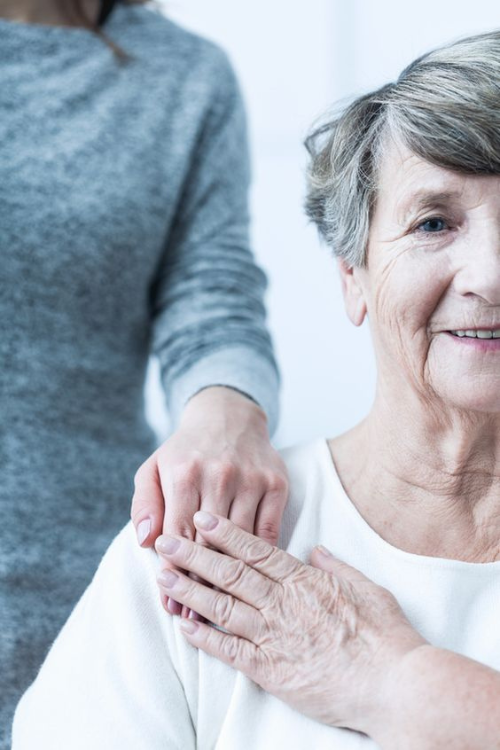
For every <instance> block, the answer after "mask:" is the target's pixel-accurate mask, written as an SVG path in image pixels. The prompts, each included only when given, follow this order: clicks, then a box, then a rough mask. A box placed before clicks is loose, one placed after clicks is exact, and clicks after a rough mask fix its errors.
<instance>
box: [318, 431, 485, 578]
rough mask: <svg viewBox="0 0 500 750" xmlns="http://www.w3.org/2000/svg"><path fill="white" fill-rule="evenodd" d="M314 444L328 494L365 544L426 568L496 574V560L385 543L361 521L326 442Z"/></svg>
mask: <svg viewBox="0 0 500 750" xmlns="http://www.w3.org/2000/svg"><path fill="white" fill-rule="evenodd" d="M316 446H317V449H318V452H319V460H320V462H321V464H322V465H323V466H324V468H325V475H326V476H327V478H328V482H329V483H330V486H331V488H332V493H333V494H334V496H335V497H337V498H339V500H340V502H341V504H342V506H343V508H344V511H345V513H346V514H347V516H348V517H349V518H350V519H351V521H352V523H353V525H354V526H355V527H356V528H357V529H358V531H359V532H360V534H361V536H362V537H363V538H364V539H365V540H366V542H367V544H369V545H372V546H375V547H376V548H378V549H379V550H380V552H381V553H382V554H385V555H386V556H389V557H393V558H395V559H396V560H397V562H398V563H403V564H407V565H408V564H409V565H413V566H415V565H416V566H419V567H422V568H426V567H430V568H432V569H435V570H442V571H445V570H447V571H450V572H451V571H458V572H460V573H467V574H469V575H470V574H472V575H481V574H485V575H486V574H493V575H495V576H496V575H498V573H500V560H496V561H493V562H484V563H479V562H468V561H465V560H456V559H453V558H448V557H432V556H430V555H418V554H415V553H414V552H407V551H406V550H403V549H400V548H399V547H395V546H394V545H392V544H390V542H387V541H386V540H385V539H384V538H383V537H381V536H380V535H379V534H378V533H377V532H376V531H375V529H373V528H372V527H371V526H370V524H369V523H368V522H367V521H365V519H364V518H363V516H362V515H361V513H360V512H359V510H358V509H357V508H356V506H355V505H354V503H353V502H352V500H351V499H350V497H349V496H348V495H347V493H346V491H345V489H344V485H343V484H342V481H341V479H340V476H339V473H338V471H337V467H336V466H335V462H334V460H333V456H332V454H331V451H330V448H329V446H328V441H327V440H326V439H324V438H321V439H319V440H318V441H317V442H316Z"/></svg>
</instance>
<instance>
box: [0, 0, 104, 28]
mask: <svg viewBox="0 0 500 750" xmlns="http://www.w3.org/2000/svg"><path fill="white" fill-rule="evenodd" d="M79 5H80V7H81V9H82V11H83V12H84V13H85V15H86V16H87V18H89V19H92V20H94V19H96V20H97V17H98V13H99V7H100V3H99V0H80V3H79ZM0 18H4V19H7V20H9V21H18V22H20V23H39V24H44V25H45V24H46V25H50V26H79V25H81V20H82V19H81V18H80V17H79V15H78V14H77V13H74V12H73V11H72V9H71V8H70V9H69V10H68V9H67V8H66V7H65V4H64V3H61V2H60V0H59V1H58V0H0Z"/></svg>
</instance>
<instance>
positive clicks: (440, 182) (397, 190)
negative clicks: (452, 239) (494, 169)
mask: <svg viewBox="0 0 500 750" xmlns="http://www.w3.org/2000/svg"><path fill="white" fill-rule="evenodd" d="M377 176H378V179H377V196H376V203H375V210H374V214H373V221H377V223H379V222H381V221H382V222H389V223H391V224H394V223H396V224H398V225H401V226H404V225H405V224H406V223H407V222H408V221H409V220H410V221H411V219H412V217H414V216H415V215H418V214H420V213H422V212H424V211H426V210H427V209H428V210H440V209H442V210H446V209H449V208H450V207H460V208H463V209H467V208H473V207H474V206H477V205H479V204H481V203H484V202H496V203H498V207H499V210H500V176H498V175H469V174H463V173H460V172H454V171H451V170H449V169H444V168H443V167H438V166H436V165H435V164H431V163H430V162H428V161H425V160H424V159H422V158H421V157H419V156H417V155H416V154H415V153H413V152H412V151H410V150H409V149H408V148H407V146H405V145H404V144H402V143H401V142H399V141H396V140H394V139H392V138H391V139H387V141H386V143H385V144H384V148H383V151H382V154H381V156H380V161H379V166H378V175H377Z"/></svg>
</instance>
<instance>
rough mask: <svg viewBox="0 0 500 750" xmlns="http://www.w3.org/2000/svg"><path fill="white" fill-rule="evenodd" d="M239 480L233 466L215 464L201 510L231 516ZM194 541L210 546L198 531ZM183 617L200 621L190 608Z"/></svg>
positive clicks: (206, 482) (208, 476) (208, 473)
mask: <svg viewBox="0 0 500 750" xmlns="http://www.w3.org/2000/svg"><path fill="white" fill-rule="evenodd" d="M237 479H238V475H237V472H236V470H235V468H234V466H232V465H231V464H227V465H218V464H215V465H214V466H212V467H208V468H207V469H206V471H205V474H204V476H203V480H202V481H203V491H202V493H201V498H200V508H202V509H204V510H206V511H208V512H209V513H210V512H212V513H220V514H221V515H223V516H227V515H228V514H229V508H230V506H231V501H232V499H233V497H234V488H235V486H236V483H237ZM191 522H192V516H191ZM190 538H193V537H190ZM194 540H195V541H196V542H198V543H199V544H203V545H205V546H208V543H207V542H206V541H205V540H204V539H203V537H202V536H201V535H200V533H199V532H198V531H197V530H195V534H194ZM189 576H190V577H192V578H193V580H197V581H198V582H201V583H206V582H205V581H204V579H203V578H200V577H199V576H196V575H195V574H194V573H191V572H190V573H189ZM181 616H182V617H189V618H191V619H196V620H198V619H199V613H197V612H193V611H191V610H189V608H188V607H183V608H182V612H181Z"/></svg>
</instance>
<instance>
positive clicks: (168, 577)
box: [158, 570, 179, 589]
mask: <svg viewBox="0 0 500 750" xmlns="http://www.w3.org/2000/svg"><path fill="white" fill-rule="evenodd" d="M178 580H179V576H178V575H176V574H175V573H174V572H173V571H172V570H163V571H162V572H161V573H160V575H159V576H158V583H159V584H160V586H164V587H165V588H166V589H171V588H172V587H173V586H175V584H176V582H177V581H178Z"/></svg>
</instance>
